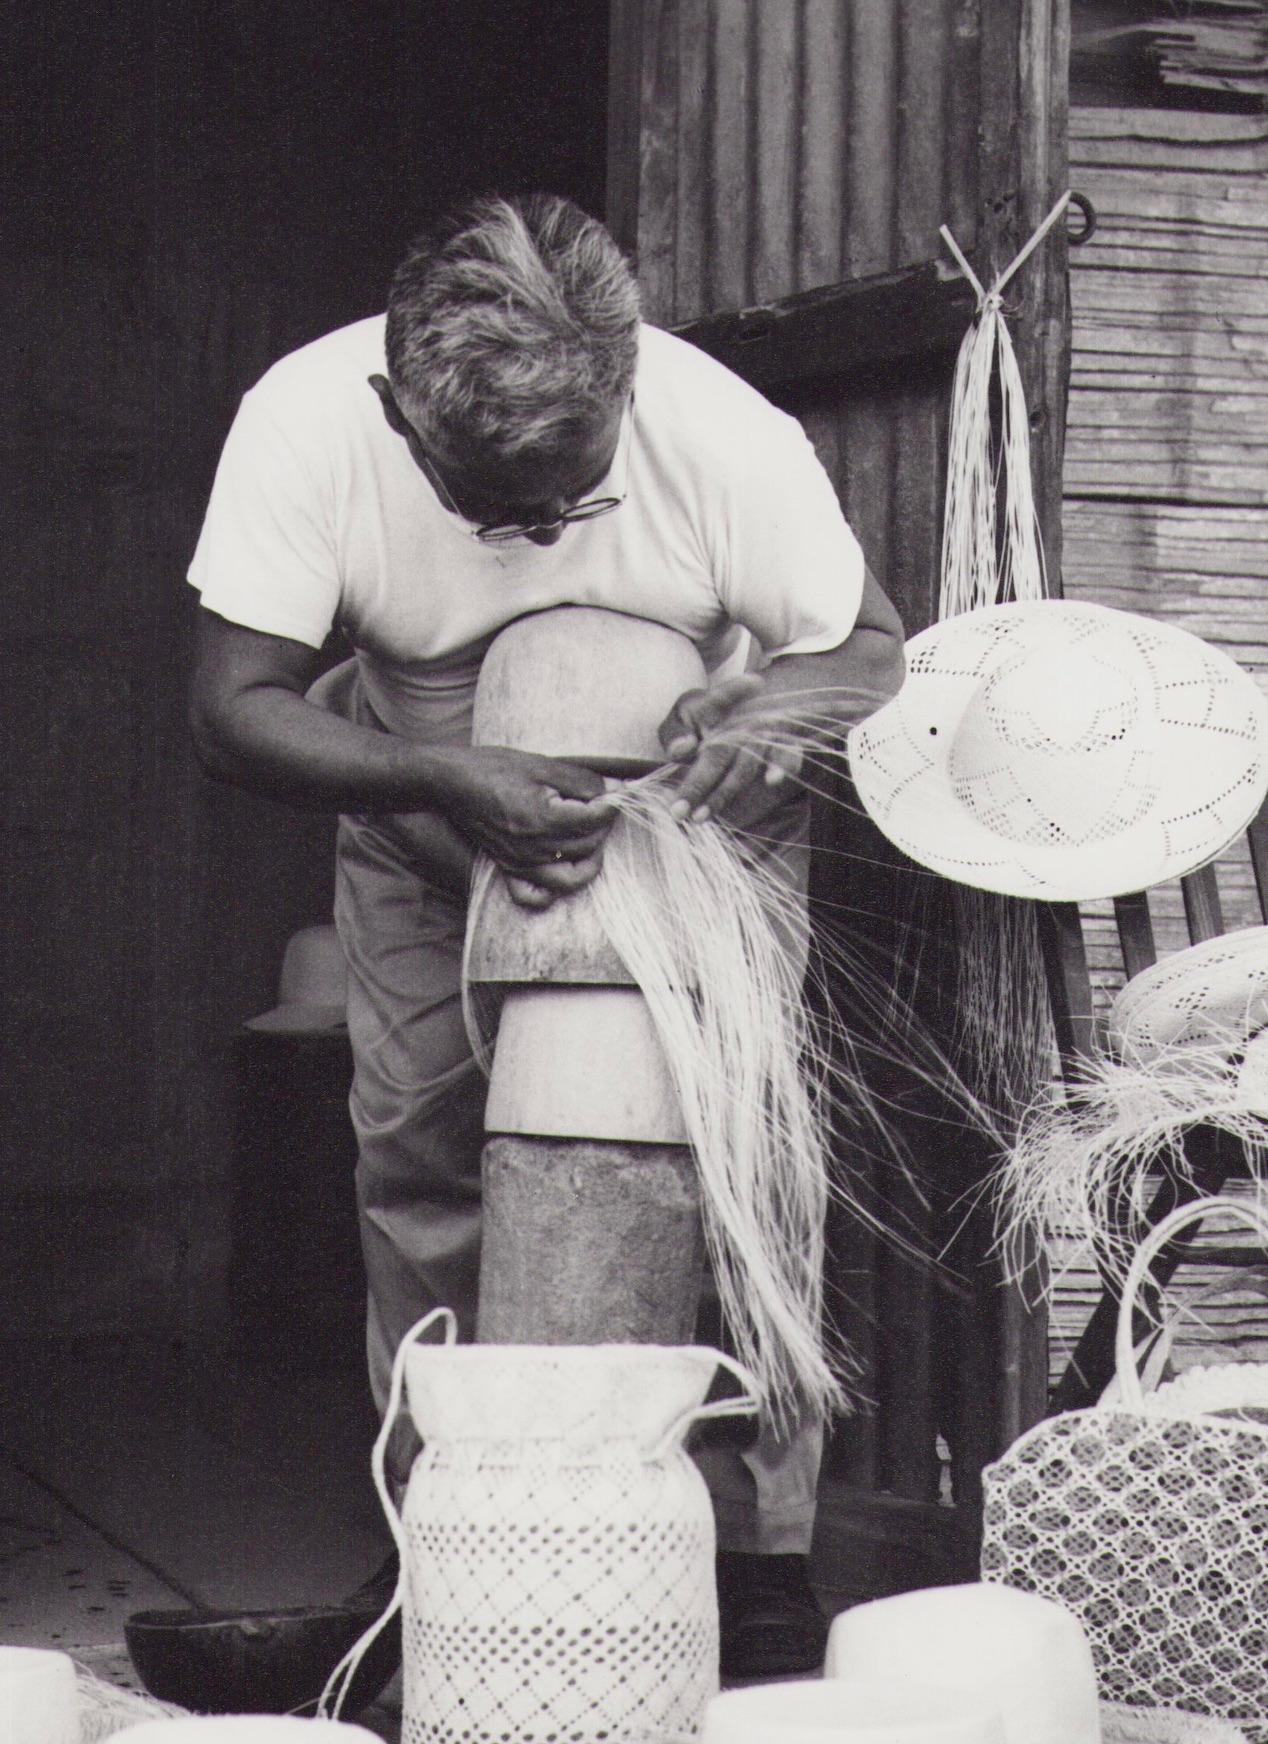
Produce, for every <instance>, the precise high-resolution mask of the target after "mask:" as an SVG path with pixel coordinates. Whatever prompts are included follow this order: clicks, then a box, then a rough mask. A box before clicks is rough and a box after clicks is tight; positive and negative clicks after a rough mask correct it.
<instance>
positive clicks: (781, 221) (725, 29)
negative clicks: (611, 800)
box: [608, 0, 1068, 1513]
mask: <svg viewBox="0 0 1268 1744" xmlns="http://www.w3.org/2000/svg"><path fill="white" fill-rule="evenodd" d="M1067 37H1068V19H1067V9H1066V6H1065V4H1064V0H904V4H903V5H901V6H878V5H875V4H874V3H873V0H786V3H781V4H780V5H777V6H770V5H765V6H764V5H762V4H761V3H760V0H616V3H615V7H614V14H613V30H612V36H611V40H612V42H613V46H614V61H613V70H612V79H611V84H612V89H613V90H614V92H619V91H621V90H626V91H631V90H637V92H638V93H639V95H638V101H637V105H635V104H632V103H631V104H624V105H623V106H622V108H621V110H620V112H619V113H618V114H616V115H615V116H614V119H613V132H612V140H613V144H614V148H615V147H616V146H617V145H618V143H619V151H618V150H616V149H614V153H613V157H612V159H611V161H610V166H609V168H610V183H609V204H608V212H609V220H610V222H611V223H612V225H613V227H614V229H615V230H616V232H617V234H618V236H619V238H620V239H621V241H622V242H623V243H624V244H625V246H626V247H628V248H629V249H630V250H631V251H632V252H633V253H634V254H635V256H636V257H637V260H638V265H639V274H640V280H641V283H642V287H643V292H644V297H645V302H646V307H647V311H648V315H649V317H650V319H652V320H653V321H656V322H659V323H662V324H665V325H683V324H685V323H687V322H690V321H695V320H698V319H700V318H701V317H704V316H707V315H718V314H723V313H726V312H733V311H737V310H739V309H743V308H745V307H748V306H751V305H753V304H755V303H758V302H762V301H766V300H772V299H777V298H783V297H788V296H792V295H794V294H797V293H806V292H811V291H814V290H816V289H818V288H820V287H822V286H824V285H831V284H834V283H838V282H840V281H842V280H849V279H856V278H860V277H865V276H869V275H874V274H881V273H895V272H898V271H901V270H902V269H905V268H910V267H916V266H920V265H922V264H923V263H927V262H931V261H935V260H941V261H943V262H944V263H945V264H947V265H948V266H949V264H950V263H949V260H948V257H947V255H946V251H945V250H944V248H943V246H942V244H941V242H940V240H939V235H938V230H939V226H940V225H942V224H944V223H945V224H947V225H948V226H949V227H950V228H951V230H952V231H953V233H954V234H955V236H956V238H957V240H958V241H959V242H960V243H961V245H962V246H963V247H964V248H965V249H966V250H967V251H968V252H969V254H970V257H971V258H972V259H973V261H974V263H975V266H976V268H977V270H978V271H979V273H981V274H982V275H983V276H984V277H987V278H989V277H990V276H991V274H992V272H993V271H995V270H998V269H1000V268H1001V267H1003V266H1004V265H1005V264H1006V263H1007V262H1008V261H1009V260H1011V258H1012V256H1013V255H1014V254H1015V253H1016V251H1017V250H1018V248H1019V247H1020V246H1021V244H1022V243H1023V242H1024V241H1025V239H1026V237H1027V236H1028V235H1029V233H1030V231H1031V230H1032V229H1033V228H1034V227H1035V226H1036V225H1037V224H1038V222H1039V221H1040V219H1041V218H1042V217H1043V216H1044V214H1045V212H1046V211H1047V210H1048V208H1049V206H1050V205H1051V202H1052V199H1053V197H1054V195H1055V194H1056V193H1057V192H1058V191H1059V190H1060V188H1061V187H1063V186H1064V185H1065V182H1064V175H1065V162H1064V152H1065V146H1064V128H1065V102H1066V97H1065V91H1066V55H1067ZM635 109H637V114H636V113H635V112H634V111H635ZM1014 290H1015V299H1014V302H1015V314H1014V331H1015V333H1016V335H1017V338H1018V344H1019V349H1020V354H1021V359H1022V368H1023V372H1024V374H1025V378H1026V382H1027V387H1028V391H1029V396H1030V405H1031V410H1032V414H1033V427H1034V432H1035V462H1036V476H1037V479H1038V494H1039V499H1040V512H1041V515H1042V517H1043V520H1044V524H1045V531H1046V536H1047V539H1048V542H1049V548H1050V550H1052V551H1054V552H1055V551H1056V550H1057V549H1058V547H1059V541H1060V524H1059V504H1060V455H1061V444H1062V430H1063V409H1064V368H1065V351H1064V346H1065V320H1066V303H1065V280H1064V244H1063V240H1062V238H1061V236H1060V234H1058V235H1056V236H1055V237H1054V238H1053V239H1052V244H1051V247H1050V248H1046V249H1045V250H1044V251H1042V252H1041V254H1040V256H1039V257H1038V258H1037V259H1036V260H1035V262H1034V267H1033V270H1031V269H1029V268H1027V269H1026V270H1024V271H1023V273H1022V274H1021V275H1019V277H1018V279H1017V280H1015V281H1014ZM952 362H953V354H952V353H951V352H949V351H948V352H946V353H944V354H943V355H942V356H940V357H937V358H936V359H934V360H932V362H930V361H929V360H924V361H922V362H921V363H919V364H918V365H917V364H913V363H912V361H911V360H910V359H908V360H906V361H903V360H898V361H890V362H888V363H886V364H884V365H883V366H876V365H873V366H870V367H869V366H866V365H864V366H863V367H861V368H857V369H854V370H852V371H851V372H849V373H848V374H845V375H827V376H825V377H824V378H823V379H821V380H819V381H814V382H808V383H802V384H799V385H798V386H797V387H796V388H795V389H791V390H790V389H786V388H785V389H778V388H775V387H772V386H767V385H765V384H764V391H766V392H768V393H770V394H771V397H772V398H775V399H776V400H777V401H778V402H779V403H781V404H783V405H784V406H786V407H787V409H789V410H790V411H792V412H794V413H795V414H796V415H797V416H798V417H799V418H800V419H801V421H802V423H803V425H804V427H805V429H806V430H807V432H808V434H809V435H810V437H811V439H812V440H813V442H814V444H815V447H816V449H817V451H818V453H819V456H820V459H821V460H822V461H823V464H824V466H825V468H826V469H827V471H828V473H829V475H830V477H831V478H832V480H833V483H834V484H835V486H836V488H837V491H838V494H839V495H840V497H841V500H842V503H843V505H844V507H845V511H846V514H847V516H848V517H849V519H850V521H851V522H852V524H853V525H854V527H855V530H856V531H857V532H858V534H859V537H860V540H861V542H862V545H863V548H864V551H865V552H866V553H867V557H868V561H869V563H870V565H871V567H872V568H873V570H874V571H875V573H876V574H877V575H878V576H879V577H880V579H881V581H882V582H883V584H884V585H885V586H886V587H887V589H888V591H889V592H890V593H891V595H892V597H893V598H894V599H895V601H896V603H897V604H898V606H899V610H900V612H901V613H902V616H903V618H904V622H905V624H906V626H907V628H908V630H909V632H912V631H915V630H916V629H918V628H920V627H922V626H924V625H926V624H928V623H929V622H930V621H931V620H932V618H933V617H934V615H935V611H936V604H935V602H936V598H937V585H938V568H939V545H940V534H941V518H942V495H943V488H944V456H945V436H946V419H947V411H948V405H949V388H950V379H951V366H952ZM835 797H836V798H837V800H838V801H840V802H841V804H840V805H839V806H838V807H837V808H836V809H835V811H833V812H829V811H828V810H827V809H826V808H825V810H824V811H823V812H822V813H821V815H820V818H819V846H820V852H819V854H818V856H817V857H816V871H815V874H814V886H815V887H814V897H815V901H816V904H817V913H818V915H819V918H820V922H821V924H822V925H824V926H828V927H836V928H840V929H842V930H843V931H844V932H845V933H846V934H847V935H848V942H849V944H850V946H851V948H853V949H856V950H858V951H860V952H862V953H863V954H864V955H865V956H866V957H867V958H868V960H869V961H870V962H871V963H872V966H873V968H874V970H875V972H876V973H877V974H878V975H880V976H882V977H890V978H891V979H892V978H893V977H894V976H895V975H897V976H898V977H899V979H900V980H901V979H902V978H903V977H904V976H907V975H910V976H912V977H915V976H917V974H918V973H919V974H921V975H925V976H927V984H923V985H925V992H926V993H928V994H930V996H931V997H933V998H934V1000H935V1002H936V1001H937V1000H938V999H941V1000H942V1001H943V1002H944V1007H945V1008H944V1009H942V1010H941V1011H940V1012H939V1013H938V1014H937V1017H936V1018H931V1021H936V1022H946V1021H948V1020H949V1016H950V1011H949V1008H950V1006H951V1005H952V1004H953V1002H954V995H953V992H952V991H949V988H950V983H949V982H947V981H946V980H945V978H944V980H943V984H942V986H941V987H938V985H937V984H938V981H939V966H942V967H945V965H946V963H947V961H948V958H947V951H948V937H949V935H948V928H949V926H950V924H951V922H950V909H949V904H948V901H947V897H946V890H945V887H943V886H941V881H938V880H934V879H931V878H928V877H925V876H924V875H922V874H919V873H913V872H911V871H910V870H909V869H907V870H905V869H902V868H901V867H900V866H899V865H898V856H896V855H895V854H894V852H893V851H892V850H890V849H889V848H888V845H887V844H885V843H884V841H883V840H882V839H881V838H880V836H879V835H878V834H876V833H875V832H872V831H870V830H869V829H868V827H867V826H866V823H865V821H863V820H860V819H859V818H858V817H850V816H849V815H848V812H849V810H850V809H852V808H851V802H850V796H849V793H848V790H847V789H845V788H844V787H842V788H840V789H839V790H838V791H837V792H836V794H835ZM843 820H844V821H843ZM918 960H921V961H922V963H923V968H922V969H921V970H919V971H917V969H916V967H915V965H916V963H917V961H918ZM931 989H934V990H935V991H933V992H932V993H931V992H930V990H931ZM838 991H839V997H840V999H842V1000H848V999H849V997H850V989H849V985H848V981H847V982H845V983H843V984H842V985H841V987H840V988H839V990H838ZM903 991H904V992H908V993H909V992H910V991H911V989H910V987H908V986H907V985H906V984H904V987H903ZM892 1088H894V1092H895V1094H896V1095H898V1096H901V1095H902V1094H904V1093H911V1090H912V1086H911V1085H910V1084H909V1083H907V1084H905V1085H904V1087H903V1089H902V1090H899V1089H898V1088H897V1087H892ZM931 1134H932V1135H933V1136H932V1138H931V1136H930V1135H931ZM856 1145H857V1139H856V1137H851V1136H850V1135H847V1134H844V1133H843V1135H842V1139H841V1153H840V1160H841V1166H842V1168H843V1170H844V1169H848V1170H849V1171H850V1182H851V1189H852V1191H854V1192H857V1193H862V1194H863V1195H865V1196H868V1195H870V1196H871V1197H872V1199H873V1201H874V1203H875V1204H876V1205H877V1206H878V1207H879V1208H880V1209H881V1210H882V1212H883V1213H884V1214H885V1215H886V1216H887V1217H889V1218H890V1219H891V1220H901V1219H905V1220H906V1222H907V1226H908V1227H909V1228H910V1229H911V1231H912V1232H914V1235H915V1238H916V1240H917V1242H918V1244H919V1245H921V1246H923V1247H924V1248H925V1249H926V1251H927V1252H928V1253H930V1254H937V1255H940V1256H943V1258H944V1260H945V1263H944V1264H943V1265H942V1266H941V1267H939V1266H937V1265H930V1264H927V1263H926V1264H920V1263H912V1262H911V1261H910V1260H908V1259H906V1258H904V1257H903V1256H902V1255H901V1254H899V1253H897V1252H896V1251H895V1250H894V1249H893V1248H892V1247H891V1246H889V1245H887V1244H884V1243H881V1242H878V1241H877V1240H876V1238H875V1237H874V1236H873V1235H872V1234H871V1233H870V1232H869V1231H868V1230H866V1229H865V1228H863V1227H861V1226H860V1225H859V1224H858V1223H857V1222H854V1221H852V1220H847V1219H845V1218H843V1217H841V1216H836V1217H834V1219H833V1227H832V1248H833V1262H832V1268H831V1275H830V1279H829V1282H830V1286H831V1290H832V1293H833V1299H834V1304H835V1307H836V1311H837V1314H838V1317H839V1319H840V1322H841V1325H842V1327H843V1329H844V1331H845V1332H846V1333H847V1335H848V1337H849V1340H850V1342H851V1344H852V1345H853V1347H854V1349H855V1351H856V1353H857V1354H858V1355H859V1357H860V1359H861V1360H862V1363H863V1366H864V1371H865V1385H866V1387H867V1388H868V1390H869V1392H870V1393H871V1396H872V1397H873V1399H874V1400H876V1401H877V1407H876V1409H875V1410H872V1411H869V1412H864V1413H862V1414H860V1415H859V1416H857V1417H856V1418H854V1419H852V1420H851V1421H850V1422H849V1423H848V1424H846V1425H844V1426H842V1429H841V1432H840V1434H839V1435H838V1437H837V1439H836V1445H835V1448H834V1451H833V1454H832V1462H833V1468H834V1471H835V1473H836V1475H837V1476H838V1477H839V1478H840V1479H841V1481H843V1482H844V1483H845V1484H846V1485H848V1486H852V1487H853V1488H854V1490H855V1491H856V1492H858V1493H859V1494H860V1495H870V1496H875V1495H877V1494H879V1493H883V1494H885V1495H886V1496H887V1497H889V1498H893V1499H894V1501H895V1505H897V1503H898V1502H902V1503H903V1504H905V1505H915V1504H927V1503H931V1502H936V1500H937V1497H938V1493H939V1463H938V1458H937V1450H936V1445H935V1443H936V1437H937V1434H938V1433H939V1432H941V1433H943V1434H944V1435H945V1438H946V1441H947V1442H948V1444H950V1446H951V1448H952V1456H953V1461H952V1463H953V1467H954V1470H955V1473H956V1477H955V1483H956V1486H957V1496H958V1499H960V1500H962V1501H965V1502H966V1503H967V1504H969V1508H968V1511H969V1513H971V1510H972V1503H973V1501H974V1496H975V1486H976V1482H977V1473H978V1471H979V1470H980V1467H981V1464H982V1463H983V1461H984V1459H986V1458H988V1457H991V1455H992V1454H993V1453H994V1452H996V1451H998V1449H999V1448H1000V1447H1001V1446H1002V1445H1004V1444H1006V1443H1007V1441H1008V1440H1010V1439H1011V1438H1012V1435H1013V1434H1015V1433H1016V1431H1017V1429H1018V1428H1020V1427H1021V1425H1022V1423H1023V1422H1024V1421H1027V1420H1029V1419H1031V1418H1033V1417H1034V1416H1035V1415H1037V1414H1038V1410H1039V1409H1040V1408H1041V1405H1042V1398H1043V1390H1044V1373H1043V1366H1044V1365H1043V1352H1042V1348H1041V1341H1042V1325H1041V1322H1039V1321H1038V1320H1037V1319H1036V1318H1034V1317H1032V1316H1030V1315H1028V1314H1027V1313H1026V1312H1025V1311H1024V1310H1022V1309H1021V1308H1020V1306H1019V1304H1018V1302H1017V1299H1016V1298H1014V1297H1012V1296H1010V1295H1009V1293H1007V1292H1005V1291H1002V1290H1001V1289H1000V1286H999V1279H998V1273H997V1271H996V1270H995V1268H994V1266H993V1265H992V1263H991V1262H990V1261H989V1259H988V1258H987V1249H988V1247H989V1235H988V1232H987V1230H986V1229H985V1227H984V1222H983V1220H982V1219H980V1218H975V1217H974V1216H973V1215H969V1216H968V1217H967V1218H965V1217H964V1216H963V1210H964V1207H963V1204H962V1203H960V1204H959V1205H958V1209H957V1208H956V1202H957V1201H959V1200H960V1199H961V1196H962V1193H963V1190H964V1188H965V1185H966V1183H967V1182H969V1181H973V1180H980V1178H981V1177H982V1175H983V1174H984V1173H985V1172H986V1171H987V1169H988V1168H989V1167H990V1164H991V1159H989V1158H988V1157H985V1156H984V1155H983V1154H981V1152H980V1150H975V1148H974V1146H973V1143H972V1141H971V1140H970V1139H968V1138H967V1137H966V1135H965V1134H964V1132H963V1130H962V1129H960V1128H959V1127H958V1126H957V1124H956V1122H955V1121H954V1119H952V1118H948V1117H947V1115H946V1112H945V1110H943V1111H939V1113H935V1114H934V1115H933V1116H932V1118H930V1119H929V1120H927V1122H926V1124H925V1127H924V1130H923V1132H922V1135H921V1139H920V1142H919V1144H918V1145H917V1147H916V1148H917V1151H918V1152H919V1153H920V1163H919V1166H920V1169H921V1170H923V1171H924V1173H925V1176H926V1182H928V1181H932V1182H933V1183H934V1191H933V1193H932V1196H931V1197H930V1198H929V1199H928V1200H926V1197H925V1195H924V1189H923V1185H921V1186H916V1187H913V1186H912V1184H911V1183H910V1182H908V1181H906V1180H905V1179H904V1178H903V1176H902V1173H901V1171H899V1170H898V1169H896V1168H895V1167H894V1166H893V1164H892V1162H890V1163H888V1164H887V1163H886V1162H885V1161H884V1160H883V1159H879V1158H876V1157H872V1156H866V1157H865V1156H861V1155H859V1154H858V1152H857V1149H856ZM1036 1380H1037V1388H1038V1390H1037V1392H1036Z"/></svg>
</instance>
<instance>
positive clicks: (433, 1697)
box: [402, 1440, 718, 1744]
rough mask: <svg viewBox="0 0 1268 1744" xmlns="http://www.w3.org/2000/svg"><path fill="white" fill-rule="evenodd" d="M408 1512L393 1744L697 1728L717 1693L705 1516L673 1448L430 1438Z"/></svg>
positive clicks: (486, 1743)
mask: <svg viewBox="0 0 1268 1744" xmlns="http://www.w3.org/2000/svg"><path fill="white" fill-rule="evenodd" d="M403 1520H404V1528H405V1534H406V1540H407V1543H408V1547H409V1554H408V1557H407V1559H406V1566H407V1569H408V1585H407V1589H406V1594H405V1604H404V1617H403V1644H404V1674H405V1686H404V1712H403V1725H402V1739H403V1744H582V1741H584V1744H601V1741H603V1740H612V1741H614V1744H620V1741H622V1740H630V1741H632V1740H635V1739H638V1740H640V1741H648V1744H654V1741H656V1740H668V1739H670V1738H671V1737H675V1736H680V1735H682V1734H690V1733H693V1732H694V1731H695V1730H696V1729H697V1727H698V1726H699V1724H700V1721H701V1719H702V1717H703V1713H704V1708H705V1704H706V1703H707V1702H708V1700H709V1699H710V1697H711V1696H713V1695H714V1694H716V1692H717V1687H718V1622H717V1599H716V1595H715V1589H714V1572H713V1556H714V1526H713V1513H712V1509H711V1507H710V1503H709V1496H708V1492H707V1490H706V1489H705V1486H704V1482H703V1480H702V1479H701V1477H700V1474H699V1472H698V1471H697V1470H696V1467H695V1466H694V1465H693V1463H692V1462H691V1460H690V1459H689V1458H688V1457H687V1455H686V1454H685V1453H684V1452H683V1451H682V1450H681V1448H676V1449H675V1450H674V1451H673V1452H671V1453H669V1454H668V1455H666V1456H665V1457H663V1458H659V1459H648V1458H647V1456H646V1454H645V1452H643V1451H640V1450H639V1448H638V1447H637V1446H636V1445H635V1444H634V1443H633V1442H631V1441H628V1440H624V1441H620V1440H617V1441H608V1442H606V1443H605V1444H601V1445H596V1446H592V1447H591V1448H590V1449H589V1450H588V1451H587V1452H584V1453H581V1454H578V1453H577V1451H576V1450H575V1449H574V1448H572V1447H570V1446H569V1445H568V1444H566V1443H563V1442H559V1441H536V1442H533V1441H529V1442H525V1441H518V1440H517V1441H515V1442H513V1443H507V1442H502V1443H492V1442H483V1443H477V1442H461V1443H454V1444H449V1445H447V1446H439V1445H437V1444H436V1443H435V1442H433V1443H432V1444H431V1445H430V1446H429V1447H427V1448H426V1449H425V1450H424V1452H423V1453H422V1454H421V1455H420V1456H419V1458H418V1460H417V1461H416V1462H415V1465H414V1469H413V1472H412V1474H411V1476H410V1483H409V1489H408V1492H407V1494H406V1499H405V1507H404V1510H403Z"/></svg>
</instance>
